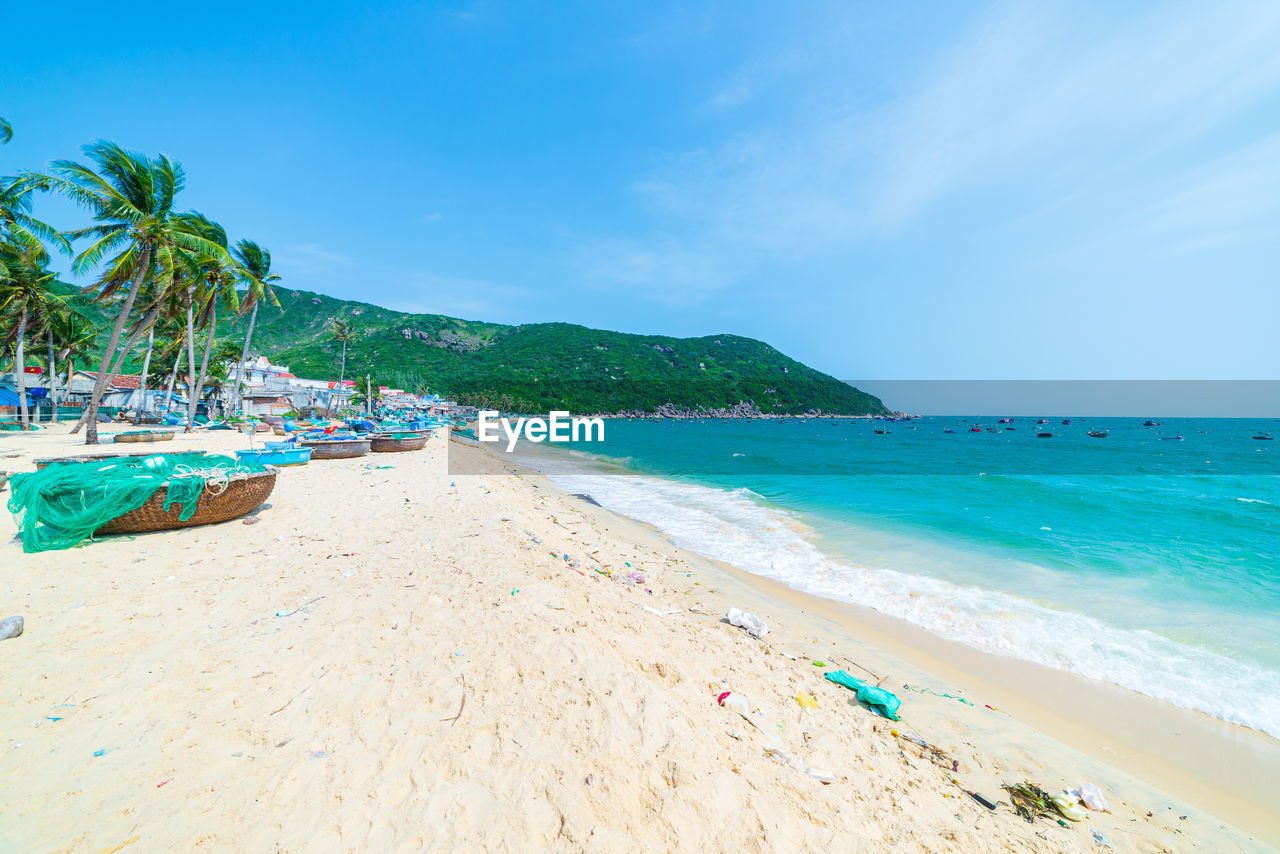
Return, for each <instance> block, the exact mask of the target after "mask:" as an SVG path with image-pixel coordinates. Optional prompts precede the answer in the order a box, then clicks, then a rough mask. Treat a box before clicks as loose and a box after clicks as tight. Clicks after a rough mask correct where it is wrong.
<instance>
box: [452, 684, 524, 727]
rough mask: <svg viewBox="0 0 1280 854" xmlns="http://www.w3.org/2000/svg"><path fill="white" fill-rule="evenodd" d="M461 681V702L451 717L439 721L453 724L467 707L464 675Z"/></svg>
mask: <svg viewBox="0 0 1280 854" xmlns="http://www.w3.org/2000/svg"><path fill="white" fill-rule="evenodd" d="M461 682H462V702H461V703H459V704H458V713H457V714H456V715H454V716H453V717H451V718H441V719H440V720H441V722H444V721H448V722H449V726H453V725H454V724H456V723H457V722H458V718H460V717H462V710H463V709H465V708H466V707H467V679H466V677H465V676H464V677H461ZM512 741H515V739H512ZM516 743H517V744H519V742H516Z"/></svg>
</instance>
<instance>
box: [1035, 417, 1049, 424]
mask: <svg viewBox="0 0 1280 854" xmlns="http://www.w3.org/2000/svg"><path fill="white" fill-rule="evenodd" d="M1036 423H1037V424H1048V423H1049V419H1048V418H1041V419H1040V420H1039V421H1037V422H1036Z"/></svg>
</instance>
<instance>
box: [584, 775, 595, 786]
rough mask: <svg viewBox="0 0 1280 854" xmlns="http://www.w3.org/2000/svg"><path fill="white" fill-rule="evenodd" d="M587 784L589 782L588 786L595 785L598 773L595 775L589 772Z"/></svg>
mask: <svg viewBox="0 0 1280 854" xmlns="http://www.w3.org/2000/svg"><path fill="white" fill-rule="evenodd" d="M586 784H587V785H588V786H594V785H595V784H596V775H595V774H588V775H587V779H586Z"/></svg>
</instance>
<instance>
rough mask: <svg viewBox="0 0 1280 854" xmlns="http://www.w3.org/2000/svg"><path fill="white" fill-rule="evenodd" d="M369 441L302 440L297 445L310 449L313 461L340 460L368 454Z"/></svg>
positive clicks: (353, 439) (341, 439)
mask: <svg viewBox="0 0 1280 854" xmlns="http://www.w3.org/2000/svg"><path fill="white" fill-rule="evenodd" d="M369 444H370V442H369V440H368V439H356V438H335V439H303V440H301V441H300V442H298V445H299V446H301V447H303V448H310V449H311V458H312V459H313V460H342V459H347V458H348V457H363V456H364V455H365V454H367V453H369Z"/></svg>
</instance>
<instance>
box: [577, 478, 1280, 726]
mask: <svg viewBox="0 0 1280 854" xmlns="http://www.w3.org/2000/svg"><path fill="white" fill-rule="evenodd" d="M552 480H553V482H555V483H556V484H557V485H558V486H560V487H561V488H563V489H566V490H568V491H570V492H575V493H588V494H590V495H591V496H592V497H593V498H595V499H596V500H597V501H599V502H600V503H601V504H602V505H604V506H605V507H608V508H609V509H612V510H615V511H617V512H620V513H623V514H625V515H627V516H630V517H632V518H635V519H639V520H641V521H644V522H648V523H649V524H652V525H654V526H656V527H657V528H659V529H660V530H662V531H663V532H665V533H666V534H667V535H668V536H669V537H671V539H672V540H673V541H674V542H675V543H676V544H677V545H679V546H681V547H683V548H687V549H689V550H691V551H694V552H698V553H700V554H703V555H706V556H708V557H712V558H716V559H718V560H723V561H726V562H728V563H731V564H733V565H734V566H737V567H739V568H741V569H743V570H746V571H748V572H751V573H754V574H757V575H761V576H765V577H767V578H772V579H775V580H777V581H781V582H783V583H785V584H787V585H788V586H790V587H792V588H795V589H797V590H801V591H804V592H806V593H810V594H813V595H817V596H823V597H826V598H829V599H834V600H837V601H842V602H851V603H855V604H858V605H862V606H865V607H868V608H872V609H874V610H876V611H879V612H881V613H884V614H888V615H891V616H894V617H898V618H900V619H903V620H907V621H909V622H911V623H914V624H916V625H918V626H921V627H923V628H925V629H927V630H929V631H930V632H933V633H934V634H936V635H938V636H939V637H942V638H946V639H948V640H953V641H958V642H961V643H965V644H968V645H970V646H973V647H976V648H978V649H980V650H984V651H986V652H990V653H995V654H998V655H1005V656H1009V657H1012V658H1018V659H1023V660H1026V661H1032V662H1036V663H1038V664H1043V665H1046V666H1048V667H1053V668H1056V669H1059V670H1065V671H1069V672H1071V673H1076V674H1078V675H1081V676H1085V677H1088V678H1091V679H1100V680H1103V681H1107V682H1112V683H1114V684H1116V685H1120V686H1122V687H1125V688H1128V689H1130V690H1133V691H1137V692H1140V693H1142V694H1146V695H1147V696H1150V697H1154V698H1156V699H1159V700H1164V701H1166V702H1169V703H1172V704H1173V705H1176V706H1180V707H1183V708H1188V709H1194V710H1197V711H1201V712H1204V713H1206V714H1209V715H1212V716H1214V717H1217V718H1221V719H1222V720H1225V721H1230V722H1232V723H1237V724H1241V725H1243V726H1247V727H1251V728H1253V729H1256V730H1260V731H1262V732H1265V733H1267V734H1269V735H1271V736H1274V737H1277V738H1280V673H1276V672H1273V671H1271V670H1267V669H1264V668H1262V667H1259V666H1257V665H1254V664H1251V663H1247V662H1240V661H1236V660H1234V659H1231V658H1228V657H1226V656H1224V655H1221V654H1219V653H1216V652H1213V651H1211V650H1205V649H1200V648H1197V647H1193V646H1189V645H1186V644H1182V643H1179V642H1177V641H1174V640H1171V639H1169V638H1166V637H1163V636H1162V635H1159V634H1156V633H1154V632H1150V631H1145V630H1134V629H1127V628H1119V627H1116V626H1112V625H1109V624H1107V623H1104V622H1102V621H1100V620H1098V619H1096V618H1094V617H1091V616H1088V615H1085V614H1079V613H1072V612H1069V611H1063V610H1055V609H1052V608H1047V607H1044V606H1042V605H1039V604H1037V603H1034V602H1031V601H1029V600H1027V599H1024V598H1021V597H1018V596H1014V595H1011V594H1008V593H1003V592H1000V591H996V590H988V589H983V588H980V587H976V586H966V585H959V584H954V583H952V582H949V581H944V580H941V579H937V578H931V577H929V576H927V575H917V574H909V573H904V572H900V571H897V570H892V569H885V568H877V567H868V566H859V565H856V564H855V563H853V562H850V561H846V560H842V559H840V558H838V557H835V556H832V555H829V554H825V553H823V552H822V551H821V550H820V549H818V548H817V547H816V546H815V545H814V544H813V543H812V542H810V541H809V540H808V539H807V538H806V537H805V536H804V534H803V533H802V530H803V526H801V525H797V524H796V522H797V519H796V518H795V517H793V516H792V515H790V514H788V513H786V512H784V511H781V510H779V509H776V508H773V507H770V506H768V505H767V504H765V503H764V501H763V499H762V498H761V496H759V495H757V494H756V493H753V492H751V491H750V490H748V489H733V490H729V489H716V488H712V487H706V486H699V485H694V484H689V483H684V482H680V481H674V480H666V479H661V478H655V477H647V476H638V475H632V476H616V475H599V474H582V473H573V474H571V473H564V471H563V470H562V473H559V474H552Z"/></svg>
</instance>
